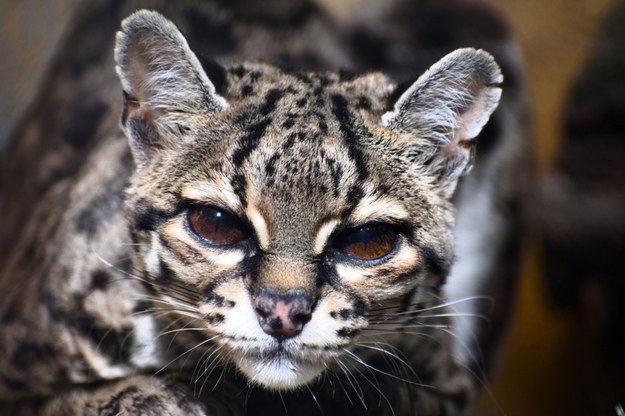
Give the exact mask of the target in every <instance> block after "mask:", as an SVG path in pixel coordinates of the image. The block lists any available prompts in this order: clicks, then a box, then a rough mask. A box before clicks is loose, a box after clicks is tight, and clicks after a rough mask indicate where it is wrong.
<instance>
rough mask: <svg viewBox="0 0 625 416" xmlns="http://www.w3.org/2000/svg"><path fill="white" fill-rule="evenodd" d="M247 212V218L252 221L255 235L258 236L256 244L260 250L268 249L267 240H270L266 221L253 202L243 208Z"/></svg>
mask: <svg viewBox="0 0 625 416" xmlns="http://www.w3.org/2000/svg"><path fill="white" fill-rule="evenodd" d="M245 213H246V214H247V218H248V219H249V220H250V222H251V223H252V226H253V227H254V230H255V231H256V236H257V238H258V245H259V246H260V248H261V249H262V250H265V251H267V250H269V242H270V241H271V239H270V237H269V227H268V226H267V221H265V218H264V217H263V215H262V214H261V213H260V211H259V210H258V209H257V208H256V206H254V205H253V204H251V203H250V204H249V205H248V207H247V209H246V210H245Z"/></svg>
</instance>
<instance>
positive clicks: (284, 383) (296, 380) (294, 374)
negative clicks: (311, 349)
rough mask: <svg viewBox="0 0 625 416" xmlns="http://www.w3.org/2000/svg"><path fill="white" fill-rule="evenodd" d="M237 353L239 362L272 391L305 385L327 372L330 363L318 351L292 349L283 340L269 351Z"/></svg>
mask: <svg viewBox="0 0 625 416" xmlns="http://www.w3.org/2000/svg"><path fill="white" fill-rule="evenodd" d="M236 355H238V357H236V358H235V360H234V361H235V363H236V364H237V366H238V367H239V370H240V371H241V372H242V373H243V374H244V375H245V376H246V377H247V378H248V380H250V381H251V382H253V383H255V384H258V385H261V386H263V387H265V388H268V389H270V390H276V391H279V390H282V391H284V390H293V389H297V388H298V387H301V386H304V385H306V384H308V383H310V382H312V381H313V380H315V379H316V378H317V377H319V376H320V375H321V373H323V371H324V370H325V368H326V365H325V363H324V361H323V360H322V358H321V357H316V358H317V359H315V356H314V354H313V355H311V354H307V355H311V356H310V357H307V358H304V354H302V353H301V352H300V353H293V352H290V351H289V349H287V348H285V347H284V345H283V344H282V343H280V345H279V346H277V347H276V348H273V349H270V350H268V351H249V350H248V351H245V352H239V353H237V354H236Z"/></svg>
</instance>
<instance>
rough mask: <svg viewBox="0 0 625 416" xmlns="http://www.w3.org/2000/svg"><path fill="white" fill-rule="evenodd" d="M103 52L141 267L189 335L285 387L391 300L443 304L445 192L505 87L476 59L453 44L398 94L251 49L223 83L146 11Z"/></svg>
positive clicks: (306, 376)
mask: <svg viewBox="0 0 625 416" xmlns="http://www.w3.org/2000/svg"><path fill="white" fill-rule="evenodd" d="M116 61H117V63H118V67H117V70H118V74H119V76H120V79H121V81H122V85H123V87H124V91H125V93H126V97H127V100H126V106H125V110H124V114H123V115H122V124H123V127H124V130H125V132H126V134H127V136H128V138H129V142H130V146H131V149H132V151H133V155H134V157H135V161H136V173H135V175H134V177H133V180H132V186H131V187H130V189H129V190H128V198H127V209H128V213H129V217H130V222H131V227H132V229H133V232H134V235H135V238H136V239H137V242H138V243H139V244H138V245H137V247H138V249H137V254H138V256H137V263H138V267H139V268H140V269H141V270H143V272H144V273H143V275H144V277H143V279H144V280H145V281H146V283H147V284H148V286H150V287H151V288H152V289H153V290H154V291H155V292H156V293H157V295H158V300H157V301H155V304H156V306H159V307H161V308H163V309H164V310H166V311H169V312H171V314H170V316H171V317H172V321H171V322H172V325H174V326H178V327H180V328H194V330H196V331H198V333H199V334H200V335H199V337H196V339H197V340H198V341H197V345H196V346H199V345H202V344H205V345H207V346H210V347H211V348H212V349H213V352H212V353H210V354H217V356H218V357H225V358H226V359H227V360H228V361H230V362H232V363H234V364H235V365H236V366H237V368H238V369H239V370H240V371H241V372H242V373H243V374H244V375H245V376H247V378H248V379H249V380H251V381H253V382H255V383H257V384H261V385H263V386H265V387H267V388H271V389H278V390H280V389H283V390H284V389H292V388H296V387H299V386H302V385H305V384H307V383H309V382H311V381H312V380H314V379H316V378H317V377H319V375H321V374H322V373H323V372H324V371H325V370H326V369H328V368H332V367H333V366H335V365H336V361H337V358H339V357H341V356H343V355H345V354H351V351H353V350H354V349H355V348H358V346H362V345H364V344H363V343H365V342H366V341H367V339H368V337H372V336H374V334H375V336H376V337H378V338H379V337H380V331H379V325H378V326H377V327H376V324H377V323H379V322H382V321H383V320H384V314H385V312H386V311H388V310H389V308H390V309H393V310H402V309H407V308H413V307H415V306H416V305H419V306H427V305H430V304H432V303H434V302H437V301H439V298H438V294H439V289H440V287H441V285H442V283H443V282H444V279H445V277H446V275H447V271H448V269H449V267H450V265H451V262H452V259H453V250H452V241H451V226H452V216H451V212H450V209H449V202H448V198H449V197H450V196H451V194H452V193H453V190H454V188H455V185H456V181H457V178H458V177H459V176H460V175H462V174H463V173H465V172H466V171H467V170H468V169H469V167H470V157H471V154H472V139H473V138H474V137H475V136H476V135H477V134H478V132H479V130H480V129H481V127H482V126H483V124H484V123H485V122H486V121H487V119H488V116H489V115H490V113H491V112H492V111H493V110H494V108H495V106H496V103H497V100H498V98H499V94H500V90H499V89H498V88H497V87H496V86H495V85H496V84H498V83H499V82H501V75H500V73H499V70H498V68H497V66H496V64H495V63H494V62H493V61H492V58H491V57H490V56H489V55H487V54H485V53H484V52H481V51H475V50H460V51H457V52H455V53H453V54H451V55H449V56H448V57H446V58H444V59H443V60H442V61H440V62H439V63H438V64H436V65H435V66H434V67H432V68H431V69H430V71H429V72H428V73H426V74H425V75H424V76H422V77H421V78H420V79H419V80H417V81H416V82H415V84H414V85H413V86H412V87H411V88H410V89H408V91H406V92H405V93H404V94H403V95H402V96H401V97H400V98H399V100H398V101H397V102H396V103H395V104H394V106H392V104H393V103H392V102H389V96H390V95H391V94H392V93H393V92H394V90H395V86H394V85H393V83H392V82H390V81H389V80H387V79H386V78H385V77H384V76H382V75H379V74H372V75H365V76H362V77H357V78H350V79H345V78H343V77H341V76H339V75H337V74H332V73H328V74H310V73H287V72H283V71H281V70H279V69H277V68H274V67H271V66H267V65H263V64H249V63H247V64H240V65H233V66H227V67H225V68H223V74H222V75H223V78H224V80H225V82H224V86H223V88H222V89H221V90H220V94H221V95H218V94H217V92H216V90H215V87H214V85H213V84H212V82H211V81H210V80H209V79H208V77H207V75H206V73H205V71H204V70H203V68H202V67H201V65H200V64H199V62H198V60H197V58H196V57H195V55H193V53H192V52H191V51H190V49H189V48H188V45H187V44H186V41H185V40H184V38H183V36H182V35H181V34H180V32H178V30H177V29H176V28H175V26H174V25H173V24H171V23H170V22H169V21H167V20H166V19H164V18H163V17H162V16H160V15H158V14H156V13H153V12H145V11H143V12H138V13H136V14H134V15H132V16H131V17H130V18H128V19H127V20H126V21H125V22H124V23H123V27H122V31H121V32H120V33H119V34H118V40H117V47H116ZM389 109H390V110H391V111H387V110H389ZM382 336H385V335H384V334H382ZM196 346H194V345H192V346H191V347H190V348H194V347H196Z"/></svg>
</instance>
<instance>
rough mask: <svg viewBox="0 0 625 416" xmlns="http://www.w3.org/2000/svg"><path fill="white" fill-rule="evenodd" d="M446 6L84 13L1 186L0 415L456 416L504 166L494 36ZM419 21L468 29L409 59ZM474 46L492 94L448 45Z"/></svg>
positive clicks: (508, 72) (517, 167) (509, 110)
mask: <svg viewBox="0 0 625 416" xmlns="http://www.w3.org/2000/svg"><path fill="white" fill-rule="evenodd" d="M452 3H454V4H451V3H450V4H449V5H446V6H440V5H439V6H437V5H436V4H435V3H429V2H423V3H418V4H412V3H409V2H394V3H393V4H391V3H388V4H385V5H384V6H383V7H382V6H379V8H378V9H375V8H374V7H373V6H371V7H372V8H367V9H363V10H362V11H361V13H360V14H359V15H358V16H357V17H354V18H353V19H349V20H348V21H344V22H337V21H335V20H332V19H330V18H329V17H328V16H327V15H326V14H324V13H323V12H322V11H321V10H320V9H319V8H318V6H317V5H315V4H313V3H308V2H280V1H278V2H275V4H269V3H267V2H262V5H261V4H260V3H254V2H237V3H234V4H228V3H224V2H218V1H216V2H203V3H202V2H180V3H178V2H176V3H173V2H171V3H166V2H138V3H130V4H126V3H119V2H101V3H97V5H96V6H94V7H96V9H95V10H94V9H91V10H89V11H85V12H84V13H83V14H82V17H81V18H80V19H79V20H78V23H77V27H76V29H75V31H74V32H73V34H72V35H70V36H69V38H68V39H69V41H68V47H67V48H66V49H65V50H63V51H62V53H61V55H60V57H59V60H58V61H57V64H56V66H55V67H54V68H53V70H52V71H51V75H50V78H49V80H48V83H47V84H46V85H45V86H44V90H43V92H42V93H41V96H40V97H39V99H38V101H37V103H36V104H35V105H34V106H33V108H32V110H31V113H29V115H27V116H26V117H25V119H24V122H23V127H22V128H21V130H20V131H19V132H18V133H17V134H16V138H15V141H14V143H13V146H12V148H11V149H10V150H9V152H10V153H9V155H10V156H8V157H10V160H11V161H10V162H8V163H6V164H5V166H4V167H3V177H2V180H3V188H2V206H1V207H0V209H1V210H2V213H3V221H4V223H3V225H2V229H1V230H0V232H2V236H3V237H2V248H3V251H2V258H1V259H0V261H1V263H0V264H1V267H2V269H1V271H2V276H1V277H2V279H1V280H0V288H1V290H2V293H3V297H2V301H1V304H0V308H1V309H0V312H1V319H2V331H1V334H0V400H2V402H3V405H4V406H5V407H6V408H7V409H10V412H13V413H19V414H29V413H32V414H111V415H113V414H155V415H156V414H172V415H178V414H185V415H186V414H198V415H227V414H232V415H245V414H250V415H252V414H254V415H259V414H260V415H262V414H267V415H276V414H283V413H287V412H289V413H291V412H292V413H293V414H303V415H306V414H311V415H313V414H326V415H331V414H354V415H362V414H372V415H411V414H418V415H424V414H425V415H438V414H447V415H449V414H466V413H467V412H468V411H469V409H470V404H471V398H472V397H473V394H474V390H475V385H476V384H477V383H479V380H480V377H479V376H476V372H477V371H480V370H483V369H485V368H487V367H488V357H491V356H492V355H494V353H495V350H496V345H497V339H498V337H499V334H500V332H501V328H502V325H503V324H502V323H503V322H504V321H505V316H506V313H507V310H508V307H509V303H510V298H511V293H512V290H511V289H512V288H513V286H514V283H513V282H514V272H515V268H516V259H515V257H514V253H517V252H518V249H519V245H520V244H521V242H522V238H521V237H519V235H518V234H517V233H516V231H517V227H518V226H519V222H518V217H519V216H518V206H519V203H520V201H522V197H523V189H524V183H525V178H526V173H525V172H526V170H527V167H526V166H525V163H526V157H527V143H526V141H525V134H524V131H525V127H524V123H525V121H524V116H525V115H524V103H523V94H522V92H520V91H519V90H520V88H521V85H522V82H521V81H522V79H521V77H520V75H519V73H518V72H517V71H518V67H517V64H518V62H516V61H515V58H514V54H511V53H510V51H509V49H507V47H508V46H509V44H508V43H507V42H508V38H507V36H506V33H505V30H503V28H502V26H501V24H500V23H499V21H498V20H497V18H496V16H494V15H492V14H490V12H489V11H487V10H485V11H483V10H482V9H480V8H477V9H476V8H475V7H477V6H470V7H466V6H465V5H463V3H457V4H455V2H452ZM450 6H454V7H450ZM139 7H146V8H149V9H150V10H141V11H138V12H133V11H134V10H136V9H137V8H139ZM153 10H158V11H159V12H156V11H153ZM372 10H373V11H372ZM426 12H427V13H429V15H430V16H438V19H439V20H441V19H452V20H450V21H454V20H453V19H458V22H460V21H461V20H462V19H461V18H460V16H465V17H466V16H467V15H468V16H472V14H473V13H475V14H476V15H477V16H479V17H480V19H486V21H490V22H492V25H491V26H489V27H488V28H486V29H483V28H482V29H481V28H472V29H471V30H472V31H473V32H471V30H469V33H464V34H462V30H459V31H458V33H460V34H461V35H458V34H457V31H456V29H454V28H452V26H451V25H450V26H449V27H448V28H446V29H444V28H441V29H440V30H449V32H450V33H451V34H453V36H451V37H450V38H449V39H451V40H452V41H448V42H445V43H444V45H437V46H436V48H432V47H430V48H428V47H423V48H420V47H419V44H418V42H419V39H420V38H419V36H417V33H411V30H413V29H417V28H418V26H415V22H418V21H419V20H414V19H415V18H417V17H418V16H421V15H422V14H424V13H426ZM124 16H129V17H127V18H125V19H124V20H123V21H122V22H121V25H120V23H119V22H120V21H121V20H122V17H124ZM421 17H423V16H421ZM402 19H407V20H404V21H402ZM489 19H490V20H489ZM390 21H393V22H394V25H395V26H391V25H390V23H389V22H390ZM174 22H175V23H174ZM339 23H340V24H339ZM177 25H178V26H177ZM385 25H386V26H385ZM102 27H105V28H107V29H108V30H102ZM385 27H386V28H390V27H394V28H395V29H394V30H396V32H392V31H390V29H388V30H389V31H387V29H384V28H385ZM113 28H115V29H113ZM113 30H117V34H116V36H114V37H113V36H112V31H113ZM422 30H423V31H426V28H425V27H424V28H422ZM402 31H406V32H405V33H402ZM400 33H401V34H402V36H404V38H402V39H401V40H399V39H395V40H394V39H393V37H394V36H397V34H400ZM105 35H106V36H105ZM469 35H470V36H469ZM461 37H466V38H467V39H466V42H468V41H475V43H474V44H465V45H460V46H467V47H465V48H460V49H455V48H452V46H456V41H457V39H459V38H461ZM113 38H114V41H113ZM443 38H444V37H443ZM113 42H114V44H113ZM462 42H463V43H464V42H465V40H464V39H462ZM488 42H492V45H491V46H492V52H493V53H495V54H497V55H498V60H499V57H501V60H499V62H500V63H501V65H502V66H503V68H504V72H505V74H504V75H502V71H501V69H500V66H499V65H498V63H497V62H496V60H495V59H494V58H493V56H492V55H491V54H489V53H487V52H485V51H484V50H481V49H477V48H474V47H469V46H475V47H484V48H487V47H488V46H489V43H488ZM437 48H440V49H437ZM447 48H450V50H449V51H445V52H448V53H440V54H439V56H436V58H432V59H431V61H430V62H429V63H428V65H431V67H430V68H429V69H427V70H426V68H425V67H422V60H421V59H424V57H427V59H429V58H431V55H436V54H437V53H438V52H441V50H442V49H447ZM434 49H436V50H434ZM454 49H455V50H454ZM113 51H114V53H113ZM420 51H421V52H420ZM413 52H414V53H413ZM410 53H413V55H407V54H410ZM381 71H383V72H381ZM504 76H505V79H506V81H504ZM507 84H510V86H511V88H510V92H504V96H503V98H502V87H503V88H504V90H505V88H506V85H507ZM505 94H508V95H505ZM120 97H121V98H120ZM500 102H501V109H500V110H498V112H496V113H495V115H494V116H493V120H492V121H491V124H490V127H487V128H486V131H485V132H484V133H483V134H482V136H479V134H480V131H481V130H482V129H483V128H484V126H485V125H486V123H487V122H488V120H489V118H490V117H491V114H493V111H495V109H496V108H497V105H498V104H499V103H500ZM120 120H121V121H120ZM120 124H121V127H120ZM478 136H479V137H478ZM482 138H484V141H483V143H484V144H483V146H482V148H483V149H484V152H483V153H484V155H483V156H484V159H483V161H482V162H478V163H477V164H476V166H475V169H474V171H475V172H474V174H471V175H472V176H466V174H467V173H468V172H469V171H470V170H471V168H472V167H473V159H474V153H475V151H476V142H479V141H480V140H482ZM477 151H478V158H479V157H481V155H480V145H477ZM478 160H479V159H478ZM459 182H460V186H458V184H459ZM515 208H516V209H515ZM456 216H457V221H456ZM454 234H455V240H456V243H455V244H454ZM507 252H508V253H511V256H508V257H505V256H503V254H504V253H507ZM493 305H494V306H493ZM480 319H485V320H486V321H487V323H486V324H484V323H482V322H480Z"/></svg>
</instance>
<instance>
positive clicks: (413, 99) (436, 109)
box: [382, 48, 503, 197]
mask: <svg viewBox="0 0 625 416" xmlns="http://www.w3.org/2000/svg"><path fill="white" fill-rule="evenodd" d="M502 82H503V76H502V74H501V70H500V69H499V66H498V65H497V64H496V63H495V60H494V59H493V57H492V56H491V55H490V54H488V53H486V52H484V51H482V50H476V49H471V48H466V49H458V50H456V51H454V52H452V53H450V54H449V55H447V56H445V57H444V58H442V59H441V60H440V61H438V62H437V63H436V64H434V65H433V66H432V67H431V68H430V69H429V70H427V71H426V72H425V73H424V74H423V75H422V76H421V77H419V79H418V80H417V81H416V82H415V83H414V84H413V85H412V86H411V87H410V88H408V90H407V91H406V92H404V93H403V94H402V95H401V97H400V98H399V100H398V101H397V102H396V103H395V106H394V108H393V111H390V112H388V113H386V114H384V115H383V116H382V124H383V125H384V126H385V127H387V128H389V129H392V130H396V131H398V132H402V133H407V134H411V135H413V136H415V138H417V140H416V141H415V143H418V145H419V146H420V147H421V148H420V149H419V151H418V152H413V154H418V155H421V156H420V157H419V159H418V160H415V162H416V163H420V164H423V165H427V169H428V171H429V172H430V173H431V174H432V175H433V176H434V178H435V180H436V181H437V183H438V185H439V186H440V188H441V190H442V192H443V194H444V195H445V196H446V197H451V195H452V194H453V191H454V190H455V187H456V184H457V181H458V179H459V178H460V176H462V175H464V174H465V173H467V172H468V171H469V170H470V168H471V166H472V154H473V150H474V140H473V139H475V137H476V136H477V135H478V134H479V133H480V131H481V130H482V127H484V125H485V124H486V122H487V121H488V119H489V117H490V115H491V114H492V113H493V111H494V110H495V108H497V105H498V103H499V99H500V97H501V88H500V87H499V86H500V84H501V83H502ZM423 139H425V143H424V141H423Z"/></svg>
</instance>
